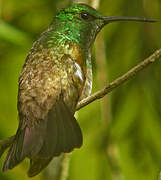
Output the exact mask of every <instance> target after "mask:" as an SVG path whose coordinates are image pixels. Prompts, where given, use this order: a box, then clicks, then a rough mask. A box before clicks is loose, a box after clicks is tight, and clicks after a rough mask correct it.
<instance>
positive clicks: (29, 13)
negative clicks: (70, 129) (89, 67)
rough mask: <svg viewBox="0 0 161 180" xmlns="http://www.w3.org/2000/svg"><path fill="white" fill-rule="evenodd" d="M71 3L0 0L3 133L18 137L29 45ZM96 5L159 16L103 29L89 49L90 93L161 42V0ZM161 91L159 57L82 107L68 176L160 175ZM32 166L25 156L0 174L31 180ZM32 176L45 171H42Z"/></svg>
mask: <svg viewBox="0 0 161 180" xmlns="http://www.w3.org/2000/svg"><path fill="white" fill-rule="evenodd" d="M92 2H93V1H92V0H91V1H90V2H88V3H89V4H92ZM69 3H71V2H70V1H69V0H34V1H33V0H24V1H20V0H0V138H6V137H8V136H11V135H13V134H14V133H15V131H16V129H17V125H18V120H17V109H16V103H17V86H18V83H17V81H18V76H19V74H20V71H21V67H22V65H23V63H24V60H25V57H26V55H27V53H28V51H29V50H30V48H31V46H32V43H33V42H34V41H35V40H36V39H37V37H38V36H39V34H40V33H41V32H42V31H44V30H45V29H46V28H47V27H48V25H49V24H50V22H51V21H52V18H53V16H54V15H55V13H56V11H57V9H59V8H61V7H65V6H66V5H68V4H69ZM99 11H100V12H101V13H103V14H104V15H115V16H122V15H124V16H139V17H150V18H154V19H157V20H158V21H159V22H157V23H155V24H150V23H149V24H147V23H136V22H118V23H114V24H110V25H107V26H106V27H105V28H104V30H103V32H102V33H101V35H99V37H98V39H97V42H96V45H95V48H93V52H92V54H93V56H92V60H93V74H94V77H93V79H94V82H93V92H94V91H97V90H98V89H100V88H101V87H103V85H106V84H107V83H108V82H111V81H112V80H114V79H115V78H116V77H118V76H119V75H121V74H123V73H125V72H126V71H127V70H129V69H130V68H131V67H133V66H134V65H136V64H137V63H138V62H139V61H141V60H143V59H144V58H146V57H148V56H149V55H150V54H151V53H152V52H154V51H155V50H156V49H158V48H160V47H161V22H160V20H161V1H160V0H153V1H152V0H146V1H145V0H133V1H128V0H117V1H113V0H101V1H100V3H99ZM99 43H100V45H101V47H102V48H99V47H100V46H99ZM98 53H100V54H99V56H98ZM102 63H103V65H102ZM100 81H102V82H104V83H100ZM160 95H161V62H159V61H158V62H157V63H155V64H152V65H151V66H150V67H148V68H146V69H145V70H143V71H142V72H141V73H140V74H139V75H137V76H136V77H135V78H133V79H132V80H130V81H129V82H127V83H125V84H124V85H122V86H121V87H119V88H117V89H115V90H114V91H113V92H112V94H110V95H109V96H107V97H106V98H104V99H103V100H100V101H96V102H93V103H92V104H90V105H88V106H86V107H85V108H83V109H81V110H80V111H79V113H78V121H79V123H80V126H81V128H82V130H83V135H84V145H83V147H82V148H81V149H78V150H75V151H74V152H73V153H72V155H71V160H70V166H69V176H68V179H69V180H82V179H85V180H86V179H88V180H106V179H107V180H157V176H158V174H159V171H160V169H161V96H160ZM5 155H6V154H5ZM5 155H4V156H3V157H2V159H1V160H0V168H2V164H3V161H4V158H5ZM27 168H28V161H27V160H26V161H24V162H23V163H22V164H21V165H19V166H18V167H16V168H15V169H13V170H11V171H8V172H7V173H4V174H3V173H2V172H1V171H0V180H22V179H23V180H26V179H28V178H27V176H26V171H27ZM33 179H35V180H47V177H45V174H44V175H43V174H40V175H39V176H37V177H35V178H33Z"/></svg>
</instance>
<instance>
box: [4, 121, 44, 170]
mask: <svg viewBox="0 0 161 180" xmlns="http://www.w3.org/2000/svg"><path fill="white" fill-rule="evenodd" d="M44 131H45V125H44V122H43V121H42V122H41V123H40V124H39V125H37V127H32V128H28V127H25V128H24V129H21V128H19V129H18V131H17V133H16V136H15V138H14V140H13V143H12V145H11V147H10V149H9V151H8V154H7V157H6V160H5V162H4V166H3V171H7V170H8V169H12V168H14V167H15V166H16V165H18V164H19V163H20V162H21V161H23V160H24V158H25V157H34V156H35V155H36V154H37V153H38V152H39V151H40V149H41V147H42V144H43V136H44Z"/></svg>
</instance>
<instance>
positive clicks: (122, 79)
mask: <svg viewBox="0 0 161 180" xmlns="http://www.w3.org/2000/svg"><path fill="white" fill-rule="evenodd" d="M160 57H161V49H159V50H157V51H155V52H154V53H153V54H152V55H151V56H150V57H148V58H147V59H145V60H143V61H142V62H141V63H139V64H138V65H136V66H135V67H133V68H132V69H130V70H129V71H128V72H127V73H125V74H124V75H122V76H120V77H118V78H117V79H116V80H114V81H113V82H111V83H110V84H109V85H108V86H106V87H105V88H103V89H101V90H99V91H97V92H96V93H94V94H92V95H91V96H89V97H88V98H85V99H83V100H82V101H80V102H79V103H78V105H77V111H78V110H79V109H81V108H83V107H84V106H87V105H88V104H90V103H92V102H93V101H95V100H97V99H100V98H103V97H104V96H105V95H106V94H108V93H110V92H111V91H112V90H113V89H115V88H116V87H118V86H120V85H121V84H123V83H124V82H125V81H127V80H129V79H130V78H132V77H134V76H135V75H136V74H137V73H138V72H140V71H141V70H143V69H144V68H145V67H147V66H148V65H150V64H151V63H154V62H155V61H157V60H159V58H160Z"/></svg>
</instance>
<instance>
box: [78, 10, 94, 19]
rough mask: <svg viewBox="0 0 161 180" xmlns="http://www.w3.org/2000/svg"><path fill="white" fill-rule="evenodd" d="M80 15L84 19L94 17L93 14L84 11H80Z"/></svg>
mask: <svg viewBox="0 0 161 180" xmlns="http://www.w3.org/2000/svg"><path fill="white" fill-rule="evenodd" d="M80 17H81V19H82V20H84V21H90V20H92V19H94V17H93V16H91V15H90V14H88V13H86V12H81V14H80Z"/></svg>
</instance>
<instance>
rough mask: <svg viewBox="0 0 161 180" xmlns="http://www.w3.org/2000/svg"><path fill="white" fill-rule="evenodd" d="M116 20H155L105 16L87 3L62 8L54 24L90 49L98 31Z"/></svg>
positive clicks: (63, 32)
mask: <svg viewBox="0 0 161 180" xmlns="http://www.w3.org/2000/svg"><path fill="white" fill-rule="evenodd" d="M116 21H142V22H155V20H152V19H145V18H135V17H114V16H103V15H102V14H100V13H99V12H98V11H96V10H95V9H94V8H92V7H90V6H88V5H86V4H74V5H72V6H69V7H67V8H65V9H62V10H60V12H59V13H58V14H57V15H56V17H55V18H54V21H53V24H52V25H53V28H54V30H56V31H58V32H59V33H61V34H62V35H64V38H67V39H69V40H71V41H74V42H75V43H78V44H79V45H80V46H81V47H82V48H87V49H89V48H90V47H91V46H92V44H93V42H94V40H95V37H96V35H97V34H98V32H99V31H100V30H101V29H102V28H103V27H104V26H105V25H106V24H108V23H111V22H116Z"/></svg>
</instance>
